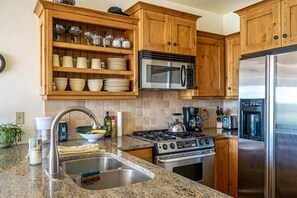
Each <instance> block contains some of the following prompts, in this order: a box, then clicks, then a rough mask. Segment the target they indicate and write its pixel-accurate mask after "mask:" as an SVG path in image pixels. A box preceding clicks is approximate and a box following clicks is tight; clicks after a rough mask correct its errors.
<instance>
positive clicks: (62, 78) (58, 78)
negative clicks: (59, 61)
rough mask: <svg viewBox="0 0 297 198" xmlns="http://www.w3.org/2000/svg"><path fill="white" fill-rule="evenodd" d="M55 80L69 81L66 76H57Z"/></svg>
mask: <svg viewBox="0 0 297 198" xmlns="http://www.w3.org/2000/svg"><path fill="white" fill-rule="evenodd" d="M54 81H55V82H56V81H67V78H64V77H55V78H54Z"/></svg>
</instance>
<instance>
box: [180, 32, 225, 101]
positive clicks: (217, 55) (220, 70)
mask: <svg viewBox="0 0 297 198" xmlns="http://www.w3.org/2000/svg"><path fill="white" fill-rule="evenodd" d="M196 47H197V54H196V67H195V71H196V86H197V88H196V89H192V90H182V91H179V92H178V96H179V98H180V99H193V98H201V97H223V96H224V95H225V71H224V70H225V36H222V35H217V34H212V33H207V32H201V31H197V43H196Z"/></svg>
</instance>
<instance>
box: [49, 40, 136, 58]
mask: <svg viewBox="0 0 297 198" xmlns="http://www.w3.org/2000/svg"><path fill="white" fill-rule="evenodd" d="M53 47H58V48H64V49H75V50H82V51H92V52H102V53H109V54H123V55H132V54H134V51H133V50H128V49H118V48H111V47H98V46H91V45H82V44H73V43H65V42H57V41H54V42H53Z"/></svg>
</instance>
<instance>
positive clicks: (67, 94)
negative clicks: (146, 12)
mask: <svg viewBox="0 0 297 198" xmlns="http://www.w3.org/2000/svg"><path fill="white" fill-rule="evenodd" d="M34 12H35V13H36V14H37V16H38V17H39V30H40V54H41V58H40V74H41V77H40V93H41V95H42V97H43V99H46V100H65V99H66V100H67V99H96V100H97V99H135V98H136V96H137V95H138V21H139V20H138V19H135V18H130V17H127V16H121V15H115V14H112V13H107V12H101V11H96V10H91V9H86V8H80V7H77V6H69V5H65V4H59V3H54V2H49V1H45V0H39V1H38V2H37V4H36V7H35V10H34ZM55 24H61V25H63V26H64V27H65V29H66V32H65V33H64V34H61V35H60V41H55V39H54V37H55V34H54V28H53V27H54V25H55ZM72 25H75V26H79V27H80V29H81V30H82V33H81V34H79V35H78V36H77V43H73V42H71V38H70V35H69V33H67V28H69V27H70V26H72ZM85 30H90V31H96V32H97V33H98V34H99V35H101V36H102V35H104V34H105V33H108V34H111V35H113V36H114V37H117V36H123V37H124V38H126V39H127V40H129V41H130V44H131V48H130V49H123V48H112V47H103V46H102V44H101V45H100V46H93V45H87V41H86V38H85V37H84V35H83V33H84V31H85ZM53 54H58V55H59V57H63V56H71V57H73V59H77V57H85V58H87V59H88V60H91V59H92V58H98V59H100V60H101V62H104V63H105V64H106V65H107V59H108V58H125V59H126V60H127V70H125V71H119V70H111V69H91V68H90V64H89V66H88V67H87V68H76V67H75V65H74V67H54V66H53V58H52V57H53ZM60 65H62V61H60ZM55 77H66V78H67V79H68V82H69V79H70V78H81V79H85V81H86V83H85V87H84V90H83V91H71V89H70V86H69V83H68V85H67V88H66V90H65V91H57V90H55V89H54V86H53V82H54V78H55ZM105 78H125V79H129V80H130V85H129V90H128V91H126V92H107V91H90V90H89V89H88V85H87V84H88V82H87V80H88V79H105Z"/></svg>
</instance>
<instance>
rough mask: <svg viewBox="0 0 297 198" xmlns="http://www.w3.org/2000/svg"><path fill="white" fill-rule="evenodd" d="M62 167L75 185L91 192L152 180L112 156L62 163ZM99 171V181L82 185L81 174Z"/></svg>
mask: <svg viewBox="0 0 297 198" xmlns="http://www.w3.org/2000/svg"><path fill="white" fill-rule="evenodd" d="M61 167H62V169H63V170H64V171H65V172H66V173H67V174H68V175H69V176H70V177H71V179H72V180H73V181H74V183H75V184H77V185H78V186H80V187H82V188H86V189H90V190H101V189H106V188H113V187H119V186H124V185H129V184H134V183H138V182H143V181H147V180H150V179H152V178H151V177H149V176H147V175H146V174H144V173H141V172H139V171H137V170H135V169H133V168H131V167H130V166H127V165H125V164H123V163H122V162H120V161H118V160H117V159H115V158H113V157H110V156H107V157H96V158H90V159H79V160H71V161H66V162H62V163H61ZM98 170H99V171H100V180H99V181H97V182H95V183H92V184H89V185H85V184H82V183H81V179H82V177H81V173H85V172H93V171H98Z"/></svg>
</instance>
